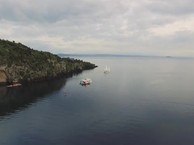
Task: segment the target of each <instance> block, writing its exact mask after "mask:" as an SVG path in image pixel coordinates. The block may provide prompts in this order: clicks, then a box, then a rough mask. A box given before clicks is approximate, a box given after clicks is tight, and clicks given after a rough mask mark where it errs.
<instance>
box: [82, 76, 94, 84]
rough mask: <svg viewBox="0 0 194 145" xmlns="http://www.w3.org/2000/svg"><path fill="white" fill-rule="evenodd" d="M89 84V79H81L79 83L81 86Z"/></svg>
mask: <svg viewBox="0 0 194 145" xmlns="http://www.w3.org/2000/svg"><path fill="white" fill-rule="evenodd" d="M91 83H92V80H91V79H89V78H86V79H83V80H81V81H80V84H81V85H89V84H91Z"/></svg>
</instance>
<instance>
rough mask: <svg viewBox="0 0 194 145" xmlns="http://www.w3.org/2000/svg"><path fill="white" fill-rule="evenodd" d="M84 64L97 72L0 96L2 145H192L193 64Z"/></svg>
mask: <svg viewBox="0 0 194 145" xmlns="http://www.w3.org/2000/svg"><path fill="white" fill-rule="evenodd" d="M82 59H84V60H88V61H90V62H93V63H95V64H97V65H98V66H99V67H98V68H96V69H94V70H91V71H84V72H83V73H82V74H80V75H77V76H74V77H72V78H69V79H64V78H61V79H58V80H53V81H50V82H43V83H38V84H33V85H29V86H22V87H18V88H14V89H6V88H0V145H193V144H194V137H193V136H194V60H193V59H175V58H138V57H136V58H135V57H134V58H133V57H132V58H129V57H123V58H116V57H115V58H114V57H109V58H100V57H95V58H91V57H86V58H84V57H83V58H82ZM106 65H107V66H110V68H111V73H110V74H107V75H105V74H104V73H103V69H104V68H105V66H106ZM86 77H89V78H91V79H92V80H93V83H92V84H91V85H90V86H87V87H83V86H80V85H79V81H80V80H81V79H82V78H86Z"/></svg>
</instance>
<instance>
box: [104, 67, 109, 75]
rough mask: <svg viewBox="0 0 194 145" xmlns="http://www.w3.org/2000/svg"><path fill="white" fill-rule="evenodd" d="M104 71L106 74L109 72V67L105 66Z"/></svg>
mask: <svg viewBox="0 0 194 145" xmlns="http://www.w3.org/2000/svg"><path fill="white" fill-rule="evenodd" d="M104 73H105V74H107V73H110V67H107V66H106V68H105V69H104Z"/></svg>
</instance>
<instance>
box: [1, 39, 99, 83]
mask: <svg viewBox="0 0 194 145" xmlns="http://www.w3.org/2000/svg"><path fill="white" fill-rule="evenodd" d="M95 67H96V66H95V65H94V64H91V63H89V62H83V61H81V60H75V59H70V58H60V57H58V56H57V55H53V54H51V53H49V52H42V51H36V50H33V49H31V48H29V47H27V46H25V45H23V44H21V43H15V42H10V41H5V40H0V83H4V82H8V83H11V82H13V81H18V82H25V81H38V80H45V79H50V78H53V77H57V76H61V75H68V74H72V73H77V72H81V71H82V70H87V69H93V68H95Z"/></svg>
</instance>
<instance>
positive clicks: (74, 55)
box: [56, 54, 194, 59]
mask: <svg viewBox="0 0 194 145" xmlns="http://www.w3.org/2000/svg"><path fill="white" fill-rule="evenodd" d="M56 55H58V56H59V57H62V58H64V57H143V58H144V57H145V58H177V59H194V57H191V56H155V55H123V54H118V55H117V54H56Z"/></svg>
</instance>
